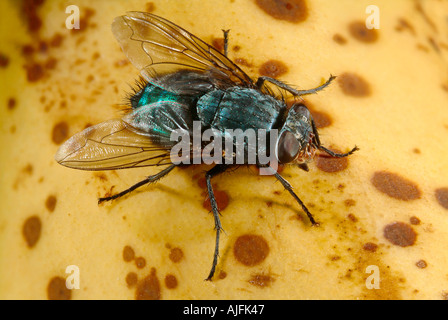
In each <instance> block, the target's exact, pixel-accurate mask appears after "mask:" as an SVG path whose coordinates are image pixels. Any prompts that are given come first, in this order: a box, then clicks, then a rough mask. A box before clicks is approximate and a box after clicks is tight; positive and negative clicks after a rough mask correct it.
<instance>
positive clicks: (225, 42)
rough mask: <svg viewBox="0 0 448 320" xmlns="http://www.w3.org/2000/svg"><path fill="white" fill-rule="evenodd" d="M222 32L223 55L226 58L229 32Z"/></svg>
mask: <svg viewBox="0 0 448 320" xmlns="http://www.w3.org/2000/svg"><path fill="white" fill-rule="evenodd" d="M222 32H224V55H225V56H226V57H227V53H228V48H229V32H230V29H229V30H222Z"/></svg>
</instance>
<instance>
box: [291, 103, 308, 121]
mask: <svg viewBox="0 0 448 320" xmlns="http://www.w3.org/2000/svg"><path fill="white" fill-rule="evenodd" d="M291 109H292V110H294V112H295V113H297V114H299V115H303V116H305V117H307V118H309V116H310V111H309V110H308V108H307V107H306V106H305V105H304V104H302V103H296V104H294V105H293V106H292V107H291Z"/></svg>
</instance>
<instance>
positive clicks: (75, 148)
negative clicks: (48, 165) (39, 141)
mask: <svg viewBox="0 0 448 320" xmlns="http://www.w3.org/2000/svg"><path fill="white" fill-rule="evenodd" d="M154 138H157V137H152V136H151V134H149V133H147V132H143V131H141V130H138V129H136V128H134V127H132V126H131V125H129V124H128V123H126V122H125V121H123V120H121V119H115V120H109V121H105V122H102V123H100V124H97V125H95V126H92V127H89V128H87V129H85V130H84V131H82V132H79V133H77V134H75V135H74V136H73V137H71V138H70V139H69V140H67V141H66V142H65V143H64V144H63V145H62V146H61V147H60V148H59V150H58V151H57V153H56V155H55V159H56V161H57V162H59V163H60V164H62V165H64V166H66V167H70V168H74V169H82V170H113V169H124V168H137V167H145V166H164V165H170V164H171V163H172V162H171V159H170V147H171V146H169V145H163V144H160V143H157V144H156V143H154V142H153V141H152V140H153V139H154Z"/></svg>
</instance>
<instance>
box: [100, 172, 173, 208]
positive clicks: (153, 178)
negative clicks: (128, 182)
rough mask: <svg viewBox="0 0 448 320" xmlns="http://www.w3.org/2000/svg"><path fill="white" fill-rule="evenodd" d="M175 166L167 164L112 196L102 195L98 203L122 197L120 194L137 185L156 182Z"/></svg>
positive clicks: (131, 189)
mask: <svg viewBox="0 0 448 320" xmlns="http://www.w3.org/2000/svg"><path fill="white" fill-rule="evenodd" d="M175 166H176V165H174V164H173V165H171V166H169V167H168V168H166V169H164V170H162V171H160V172H159V173H156V174H155V175H152V176H149V177H147V178H146V179H144V180H142V181H140V182H137V183H136V184H134V185H133V186H132V187H130V188H128V189H126V190H123V191H122V192H120V193H117V194H115V195H113V196H110V197H104V198H99V199H98V204H100V203H102V202H104V201H110V200H114V199H117V198H120V197H122V196H124V195H126V194H128V193H129V192H131V191H134V190H135V189H137V188H139V187H141V186H144V185H145V184H149V183H154V182H156V181H157V180H160V179H162V178H163V177H164V176H166V175H167V174H168V173H170V171H171V170H173V169H174V167H175Z"/></svg>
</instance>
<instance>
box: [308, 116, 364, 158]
mask: <svg viewBox="0 0 448 320" xmlns="http://www.w3.org/2000/svg"><path fill="white" fill-rule="evenodd" d="M311 125H312V127H313V133H314V138H313V140H314V141H313V142H314V145H315V146H316V148H317V149H319V150H322V151H325V152H326V153H328V154H329V155H330V156H332V157H334V158H344V157H347V156H349V155H351V154H352V153H354V152H355V151H357V150H359V148H358V147H357V146H355V147H354V148H353V149H352V150H350V151H349V152H346V153H337V152H334V151H331V150H329V149H327V148H325V147H324V146H323V145H322V144H321V143H320V139H319V133H318V132H317V128H316V124H315V123H314V120H312V121H311Z"/></svg>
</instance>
